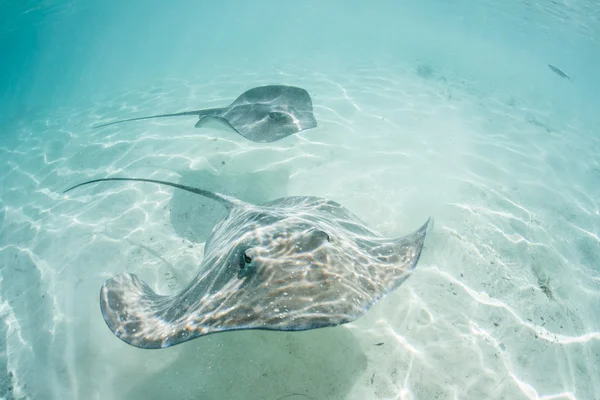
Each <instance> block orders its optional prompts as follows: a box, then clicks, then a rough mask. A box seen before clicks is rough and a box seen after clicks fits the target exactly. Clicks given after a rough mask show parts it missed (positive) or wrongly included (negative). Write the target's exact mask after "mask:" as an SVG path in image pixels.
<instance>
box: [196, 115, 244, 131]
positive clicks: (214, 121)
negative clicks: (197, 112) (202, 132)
mask: <svg viewBox="0 0 600 400" xmlns="http://www.w3.org/2000/svg"><path fill="white" fill-rule="evenodd" d="M194 128H217V129H225V130H230V129H233V130H234V131H236V132H237V130H236V129H235V128H234V127H233V126H232V125H231V124H230V123H229V121H227V119H225V118H223V117H218V116H214V115H202V116H200V119H199V120H198V122H196V125H194Z"/></svg>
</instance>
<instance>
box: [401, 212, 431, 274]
mask: <svg viewBox="0 0 600 400" xmlns="http://www.w3.org/2000/svg"><path fill="white" fill-rule="evenodd" d="M432 229H433V218H428V219H427V222H425V223H424V224H423V225H422V226H421V227H420V228H419V229H417V230H416V231H414V232H413V233H411V234H409V235H406V236H404V237H402V238H399V239H396V241H395V242H396V243H395V245H396V252H397V254H398V255H399V256H400V258H401V260H402V261H403V263H404V267H405V268H406V270H407V271H412V270H413V269H415V267H416V266H417V263H418V262H419V258H421V252H422V251H423V246H424V245H425V237H426V236H427V234H428V233H429V232H430V231H431V230H432Z"/></svg>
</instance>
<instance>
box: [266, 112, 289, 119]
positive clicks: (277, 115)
mask: <svg viewBox="0 0 600 400" xmlns="http://www.w3.org/2000/svg"><path fill="white" fill-rule="evenodd" d="M269 118H271V119H274V120H275V121H285V120H286V119H288V116H287V114H286V113H282V112H279V111H271V112H270V113H269Z"/></svg>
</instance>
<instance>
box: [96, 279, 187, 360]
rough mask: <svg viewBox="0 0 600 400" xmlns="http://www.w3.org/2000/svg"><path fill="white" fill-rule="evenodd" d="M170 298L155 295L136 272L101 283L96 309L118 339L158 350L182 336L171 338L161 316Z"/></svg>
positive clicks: (169, 302)
mask: <svg viewBox="0 0 600 400" xmlns="http://www.w3.org/2000/svg"><path fill="white" fill-rule="evenodd" d="M172 299H173V297H171V296H161V295H158V294H156V293H155V292H154V291H153V290H152V289H151V288H150V287H149V286H148V285H147V284H146V283H144V282H143V281H141V280H140V279H139V278H138V277H137V276H136V275H134V274H129V273H125V274H119V275H117V276H115V277H113V278H111V279H109V280H107V281H106V282H105V283H104V285H102V289H101V290H100V309H101V311H102V316H103V317H104V321H105V322H106V324H107V325H108V328H109V329H110V330H111V331H112V332H113V333H114V334H115V335H116V336H117V337H118V338H119V339H121V340H122V341H124V342H125V343H127V344H130V345H132V346H135V347H139V348H144V349H159V348H164V347H168V346H171V345H172V344H173V343H174V342H176V343H179V342H181V341H182V340H180V339H185V337H182V338H179V337H173V330H172V325H171V324H170V323H169V321H168V320H167V319H166V318H165V317H166V316H167V315H168V311H169V309H170V308H171V305H172ZM180 335H181V333H179V334H178V335H176V336H180ZM183 335H184V336H186V335H187V331H185V330H184V331H183Z"/></svg>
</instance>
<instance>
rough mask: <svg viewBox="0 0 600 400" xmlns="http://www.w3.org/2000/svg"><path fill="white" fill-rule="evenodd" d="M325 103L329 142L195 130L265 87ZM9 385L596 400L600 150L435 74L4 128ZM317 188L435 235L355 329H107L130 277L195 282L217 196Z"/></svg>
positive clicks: (360, 76) (112, 109)
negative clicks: (112, 292)
mask: <svg viewBox="0 0 600 400" xmlns="http://www.w3.org/2000/svg"><path fill="white" fill-rule="evenodd" d="M266 83H285V84H294V85H298V86H301V87H304V88H306V89H307V90H308V91H309V93H311V95H312V97H313V101H314V105H315V114H316V117H317V119H318V121H319V126H318V128H316V129H313V130H309V131H305V132H302V133H301V134H298V135H294V136H291V137H288V138H286V139H284V140H282V141H280V142H276V143H272V144H266V145H264V144H257V143H253V142H250V141H247V140H245V139H244V138H242V137H241V136H239V135H237V134H235V133H234V132H231V131H223V130H214V129H194V127H193V125H194V123H195V119H194V118H193V117H189V118H187V117H180V118H168V119H159V120H149V121H139V122H132V123H127V124H121V125H115V126H111V127H106V128H102V129H91V128H90V126H91V125H93V124H96V123H100V122H108V121H109V120H113V119H121V118H129V117H137V116H145V115H151V114H155V113H163V112H176V111H181V110H188V109H196V108H203V107H213V106H220V105H226V104H228V103H229V102H230V101H231V100H233V99H235V97H237V96H238V95H239V94H240V93H241V92H242V91H244V90H246V89H248V88H250V87H252V86H258V85H260V84H266ZM1 130H2V133H3V135H4V137H5V138H6V139H5V140H3V141H2V143H1V144H0V158H1V159H2V160H3V164H2V166H1V167H0V206H1V208H0V227H1V230H0V279H1V280H0V312H1V314H2V317H3V321H4V324H3V325H2V329H1V332H2V339H1V340H0V343H1V345H0V352H1V353H0V355H1V356H0V362H2V363H3V364H5V366H6V368H4V366H3V367H2V368H0V370H1V371H5V370H6V372H0V383H1V382H4V383H3V384H2V391H3V393H0V395H3V396H4V397H5V398H12V397H15V398H33V399H41V398H48V399H50V398H57V399H58V398H61V399H66V398H81V399H84V398H85V399H99V398H106V399H134V400H135V399H149V398H152V399H154V398H156V399H166V398H173V399H174V398H177V399H191V398H202V399H246V400H248V399H273V400H276V399H284V398H285V399H289V400H292V399H293V400H296V399H356V400H359V399H361V400H362V399H417V398H418V399H455V398H461V399H463V398H469V399H488V398H489V399H492V398H494V399H538V398H543V399H575V398H577V399H594V398H595V397H594V396H597V393H600V385H599V382H598V376H600V358H599V357H600V356H598V352H599V350H600V341H599V339H600V328H599V318H598V309H600V291H599V288H600V285H599V283H600V270H599V268H598V260H599V259H600V239H599V237H598V235H599V230H598V229H599V228H598V227H599V226H600V225H599V215H600V211H599V205H598V200H597V199H599V198H600V184H599V182H600V165H599V163H598V160H597V154H599V153H600V145H599V143H598V140H599V139H598V138H597V137H593V136H591V135H588V131H587V130H586V127H585V126H580V125H577V124H575V123H574V122H573V121H570V122H564V121H561V120H560V116H559V115H550V114H547V113H544V112H541V111H538V110H536V109H535V108H533V107H532V106H531V105H530V104H526V103H524V102H523V101H521V100H520V99H515V98H510V97H506V98H498V97H495V96H493V95H489V94H488V95H486V96H480V95H478V94H476V92H475V91H473V90H472V89H471V88H469V87H468V86H467V85H465V84H462V83H458V82H457V81H456V80H454V79H451V77H449V76H444V74H443V71H436V70H435V68H431V67H427V66H421V67H419V66H416V65H414V66H408V67H406V68H405V70H399V69H397V70H392V69H388V68H382V67H364V68H362V69H358V70H350V69H349V70H348V71H346V72H344V73H322V74H319V73H307V72H305V71H280V70H276V69H272V70H266V71H262V72H259V73H255V74H243V73H242V74H237V75H228V76H225V75H224V76H217V77H214V78H213V79H210V80H208V79H204V80H202V79H198V80H197V81H193V82H183V81H178V80H168V81H165V82H162V83H160V84H155V85H154V86H152V87H149V88H147V89H143V90H142V89H139V90H136V91H123V92H122V93H115V94H112V95H108V96H105V97H103V98H95V99H93V104H90V105H89V106H86V105H84V102H82V106H81V109H62V110H56V111H55V112H54V113H51V114H48V115H37V116H35V117H34V118H33V119H27V118H25V117H23V118H22V119H20V120H18V121H16V122H13V123H11V124H10V125H6V126H4V127H2V129H1ZM107 176H127V177H145V178H148V177H151V178H154V179H163V180H169V181H174V182H183V183H186V184H189V185H195V186H198V187H201V188H203V189H210V190H216V191H220V192H222V193H227V194H231V195H235V196H237V197H239V198H241V199H243V200H246V201H251V202H263V201H267V200H271V199H274V198H277V197H281V196H289V195H316V196H322V197H327V198H330V199H333V200H336V201H338V202H340V203H342V204H343V205H344V206H346V207H347V208H349V209H350V210H352V211H353V212H354V213H356V214H357V215H359V216H360V217H361V218H362V219H363V220H365V221H366V222H367V223H368V224H370V226H372V227H373V228H375V229H377V230H379V231H380V232H381V233H382V234H384V235H389V236H392V235H401V234H407V233H409V232H411V231H412V230H414V229H415V228H417V227H418V226H420V224H421V223H422V222H423V221H424V220H425V219H426V218H427V217H428V216H430V215H431V216H433V217H434V218H435V221H436V223H435V227H434V229H433V231H432V232H431V233H430V236H429V237H428V240H427V242H426V249H425V250H424V252H423V256H422V258H421V261H420V262H419V264H418V267H417V270H416V271H415V273H414V274H413V275H412V276H411V277H410V278H409V279H408V280H407V281H406V282H405V283H404V284H403V285H402V286H401V287H400V288H399V289H398V290H397V291H395V292H394V293H392V294H391V295H389V296H388V297H386V298H385V299H384V300H383V301H381V302H380V303H379V304H377V305H376V306H375V307H374V308H373V309H372V310H371V311H370V312H369V313H368V314H367V315H365V316H364V317H363V318H361V319H359V320H358V321H357V322H354V323H352V324H348V325H344V326H341V327H336V328H327V329H321V330H315V331H308V332H294V333H281V332H260V331H245V332H229V333H222V334H216V335H211V336H207V337H203V338H199V339H196V340H192V341H190V342H187V343H185V344H182V345H179V346H175V347H172V348H168V349H164V350H159V351H145V350H140V349H137V348H133V347H131V346H128V345H126V344H125V343H123V342H121V341H120V340H119V339H117V338H116V337H115V336H114V335H113V334H112V333H111V332H110V331H109V330H108V328H107V327H106V325H105V323H104V321H103V319H102V316H101V314H100V309H99V304H98V301H99V298H98V297H99V290H100V286H101V285H102V283H103V281H104V280H105V279H107V278H108V277H110V276H112V275H114V274H117V273H120V272H123V271H129V272H133V273H136V274H138V275H139V276H140V277H141V278H143V279H144V280H146V281H147V282H148V283H149V284H150V285H151V286H152V287H153V288H154V289H155V290H157V291H158V292H160V293H173V292H175V291H177V290H179V289H180V288H181V287H182V286H183V285H185V284H186V283H187V281H188V280H189V279H191V277H192V276H193V275H194V274H195V272H196V268H197V266H198V264H199V262H200V260H201V259H202V253H203V243H204V240H205V239H206V236H207V234H208V232H209V231H210V229H211V227H212V225H213V224H214V223H215V222H216V221H218V219H219V218H221V216H222V215H223V210H221V209H220V208H219V205H218V204H216V203H214V202H211V201H209V200H205V199H202V198H199V197H197V196H194V195H192V194H189V193H184V192H181V191H176V190H172V189H170V188H163V187H158V186H157V185H152V184H144V183H103V184H98V185H95V186H90V187H87V188H82V189H79V190H78V191H73V192H71V193H69V194H68V195H63V194H62V191H63V190H64V189H66V188H68V187H70V186H71V185H74V184H76V183H79V182H81V181H84V180H87V179H90V178H99V177H107Z"/></svg>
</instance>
